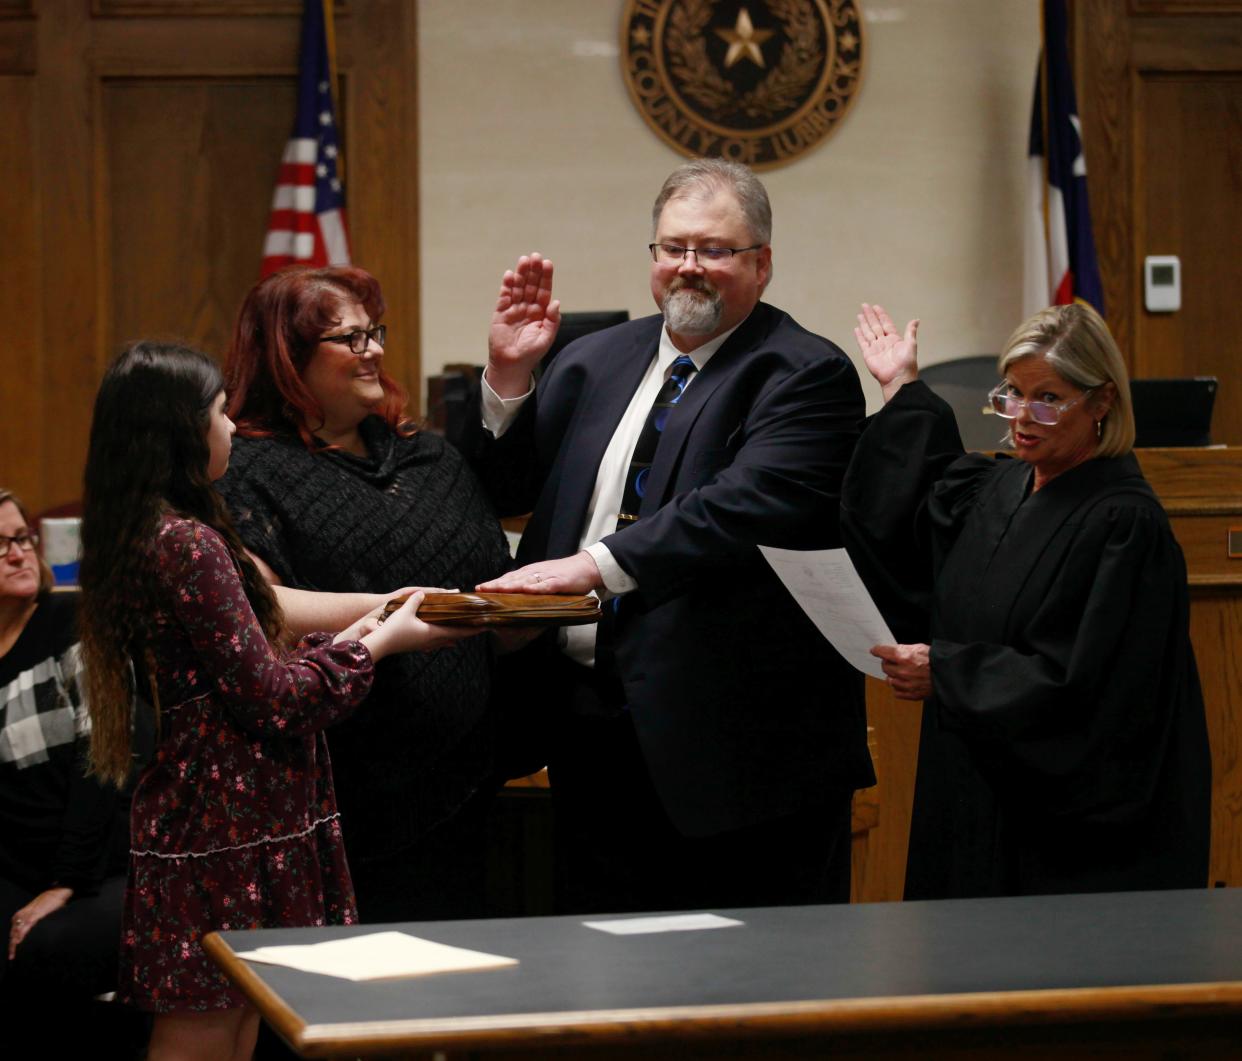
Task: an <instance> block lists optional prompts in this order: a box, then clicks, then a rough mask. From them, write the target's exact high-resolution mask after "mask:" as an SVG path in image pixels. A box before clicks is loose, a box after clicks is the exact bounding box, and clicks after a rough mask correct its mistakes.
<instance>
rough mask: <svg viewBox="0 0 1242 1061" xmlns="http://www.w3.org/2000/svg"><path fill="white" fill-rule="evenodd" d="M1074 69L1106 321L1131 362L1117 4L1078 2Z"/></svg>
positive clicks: (1124, 54)
mask: <svg viewBox="0 0 1242 1061" xmlns="http://www.w3.org/2000/svg"><path fill="white" fill-rule="evenodd" d="M1072 12H1073V15H1072V17H1073V19H1074V59H1073V63H1074V67H1075V71H1074V73H1075V83H1076V85H1077V88H1078V111H1079V117H1080V118H1081V120H1082V127H1083V148H1084V150H1085V152H1086V156H1087V183H1088V187H1089V190H1090V196H1091V221H1092V227H1093V230H1094V234H1095V243H1096V253H1097V255H1098V258H1099V264H1100V280H1101V283H1102V285H1103V288H1104V306H1105V314H1106V316H1107V318H1108V326H1109V328H1110V329H1111V331H1112V333H1113V337H1114V338H1115V339H1116V340H1117V345H1118V346H1119V347H1120V348H1121V352H1122V354H1123V355H1125V357H1126V358H1127V359H1129V358H1130V357H1131V355H1132V353H1133V348H1134V308H1133V307H1134V298H1135V290H1136V288H1135V283H1136V281H1135V277H1134V275H1133V273H1132V270H1131V268H1130V263H1131V262H1132V261H1133V260H1134V247H1133V235H1132V219H1131V210H1130V196H1129V192H1128V188H1129V183H1130V170H1131V161H1130V157H1131V156H1130V136H1131V134H1130V125H1131V119H1130V110H1131V103H1130V98H1131V83H1130V78H1131V75H1130V68H1129V61H1130V22H1129V20H1128V18H1127V17H1126V13H1125V8H1124V7H1123V6H1122V5H1121V4H1119V3H1117V2H1116V0H1075V3H1074V4H1073V7H1072Z"/></svg>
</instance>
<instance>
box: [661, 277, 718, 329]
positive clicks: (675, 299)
mask: <svg viewBox="0 0 1242 1061" xmlns="http://www.w3.org/2000/svg"><path fill="white" fill-rule="evenodd" d="M662 309H663V311H664V323H665V324H667V325H668V330H669V331H670V332H673V333H674V334H677V335H708V334H710V333H711V332H714V331H715V330H716V329H717V328H718V327H719V326H720V317H721V315H722V313H723V312H724V303H723V302H722V300H721V298H720V293H719V292H709V291H703V290H701V289H696V288H685V287H683V288H679V289H678V290H676V291H673V292H672V293H670V294H668V295H665V296H664V305H663V307H662Z"/></svg>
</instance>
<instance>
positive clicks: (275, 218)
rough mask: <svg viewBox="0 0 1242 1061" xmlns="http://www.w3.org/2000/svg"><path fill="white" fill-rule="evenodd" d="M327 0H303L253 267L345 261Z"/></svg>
mask: <svg viewBox="0 0 1242 1061" xmlns="http://www.w3.org/2000/svg"><path fill="white" fill-rule="evenodd" d="M331 21H332V7H331V0H303V4H302V51H301V59H300V62H299V66H298V108H297V115H296V118H295V121H294V126H293V135H292V136H291V137H290V138H289V140H288V142H287V143H286V144H285V149H284V153H283V155H282V156H281V164H280V170H279V173H278V175H277V179H276V189H275V191H274V192H273V194H272V206H271V213H270V215H269V218H268V231H267V237H266V239H265V240H264V243H263V262H262V265H261V275H263V276H267V275H268V274H269V273H272V272H274V271H275V270H277V269H280V268H282V267H283V266H286V265H290V264H292V263H294V262H305V263H307V264H309V265H327V264H329V263H331V264H333V265H348V264H349V260H350V254H349V226H348V224H347V223H346V217H345V189H344V186H343V184H342V181H341V179H340V172H341V171H340V156H341V151H340V137H339V133H338V129H337V122H336V107H335V105H334V101H333V98H332V85H333V84H334V83H335V75H334V73H333V63H332V59H331V49H330V47H329V43H328V40H329V36H330V33H331Z"/></svg>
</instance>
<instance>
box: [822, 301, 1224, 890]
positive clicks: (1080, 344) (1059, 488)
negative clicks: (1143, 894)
mask: <svg viewBox="0 0 1242 1061" xmlns="http://www.w3.org/2000/svg"><path fill="white" fill-rule="evenodd" d="M858 319H859V326H858V328H856V329H855V335H856V337H857V339H858V342H859V345H860V346H861V348H862V351H863V357H864V359H865V361H866V363H867V367H868V369H869V370H870V371H871V373H872V375H873V376H875V378H876V380H877V381H878V382H879V383H880V385H881V387H882V389H883V392H884V399H885V406H884V408H883V409H882V410H881V411H880V412H879V413H878V414H877V415H875V416H874V417H872V418H871V419H870V420H869V421H868V424H867V427H866V430H865V431H864V433H863V436H862V439H861V441H860V442H859V444H858V448H857V450H856V452H855V456H854V458H853V460H852V462H851V464H850V468H849V471H848V473H847V475H846V479H845V486H844V496H843V499H842V505H841V520H842V530H843V533H844V535H845V540H846V543H847V545H848V547H849V552H850V555H851V556H852V557H853V558H854V561H855V563H856V564H857V565H858V567H859V569H860V571H861V572H862V574H863V577H864V579H865V581H866V582H867V584H868V586H869V587H870V588H871V590H872V592H873V594H874V595H875V597H876V600H877V603H878V604H879V606H880V608H881V610H882V611H883V612H884V614H885V616H886V617H887V619H888V620H889V624H890V626H891V628H892V630H893V633H894V636H895V637H896V638H898V640H899V641H902V642H904V643H903V644H898V645H887V646H876V648H875V649H873V652H874V653H875V655H877V656H879V657H880V658H881V659H882V660H883V666H884V670H885V673H886V674H887V675H888V680H889V682H890V684H891V686H892V688H893V690H894V693H895V694H896V695H897V696H898V697H900V698H903V699H910V700H923V701H924V707H923V727H922V737H921V741H920V747H919V764H918V778H917V782H916V787H915V798H914V813H913V822H912V825H911V836H910V851H909V861H908V865H907V872H906V892H905V897H906V898H907V899H926V898H949V897H965V896H985V895H1029V894H1040V893H1055V892H1080V891H1116V890H1126V889H1145V888H1176V887H1202V886H1204V885H1205V883H1206V880H1207V859H1208V837H1209V827H1210V821H1209V817H1210V799H1211V764H1210V760H1209V756H1208V742H1207V730H1206V725H1205V722H1204V711H1203V698H1202V694H1201V692H1200V688H1199V678H1198V672H1197V670H1196V668H1195V659H1194V652H1193V650H1192V648H1191V645H1190V637H1189V619H1188V603H1187V589H1186V567H1185V562H1184V560H1183V558H1182V553H1181V550H1180V548H1179V547H1178V544H1177V542H1176V540H1175V539H1174V537H1173V534H1172V531H1171V530H1170V528H1169V523H1168V519H1167V518H1166V516H1165V513H1164V510H1163V509H1162V508H1161V506H1160V502H1159V501H1158V500H1157V499H1156V497H1155V495H1154V493H1153V492H1152V490H1151V487H1150V486H1149V485H1148V483H1147V481H1146V480H1145V479H1144V478H1143V475H1142V472H1141V471H1140V469H1139V465H1138V462H1137V460H1136V459H1135V457H1134V454H1133V452H1132V449H1131V447H1132V446H1133V441H1134V420H1133V414H1132V412H1131V408H1130V401H1129V380H1128V377H1127V374H1126V370H1125V366H1124V364H1123V362H1122V360H1121V355H1120V353H1119V352H1118V350H1117V347H1116V344H1115V343H1114V342H1113V340H1112V337H1111V335H1109V332H1108V329H1107V326H1106V325H1105V324H1104V322H1103V321H1102V320H1101V319H1100V317H1099V316H1098V315H1097V314H1096V313H1095V312H1094V311H1093V310H1092V309H1090V307H1088V306H1083V305H1073V306H1055V307H1052V308H1050V309H1047V310H1044V311H1042V312H1041V313H1038V314H1036V315H1035V316H1034V317H1032V318H1031V319H1030V320H1028V321H1027V322H1026V323H1024V324H1023V325H1021V326H1020V327H1019V328H1018V330H1017V331H1016V332H1015V333H1014V334H1013V336H1011V338H1010V340H1009V342H1008V343H1007V344H1006V347H1005V352H1004V353H1003V354H1002V355H1001V357H1000V361H999V371H1000V372H1001V374H1002V377H1003V378H1002V380H1001V382H1000V384H999V385H998V386H997V388H996V389H995V390H994V391H993V392H992V396H991V402H992V407H993V409H994V410H995V411H996V412H997V413H999V414H1000V415H1001V416H1002V417H1005V418H1007V419H1008V420H1009V437H1008V441H1009V444H1010V445H1011V446H1012V447H1013V449H1014V451H1015V456H1016V457H1017V458H1018V459H1017V460H1013V459H1010V458H1008V457H1004V456H1002V457H998V458H992V457H987V456H984V455H983V454H977V453H970V454H967V453H964V452H963V448H962V443H961V439H960V437H959V435H958V431H957V424H956V421H955V420H954V418H953V413H952V411H951V410H950V408H949V406H948V405H946V404H945V403H944V402H943V401H942V400H940V399H939V398H938V397H936V395H934V394H933V393H932V392H931V391H930V390H929V389H928V388H927V386H926V385H925V384H923V383H920V382H918V379H917V377H918V364H917V357H916V353H917V347H916V336H917V327H918V322H917V321H912V322H911V323H910V324H909V325H907V327H906V331H905V334H904V336H902V335H901V334H899V333H898V332H897V330H896V328H895V327H894V325H893V322H892V320H891V319H890V318H889V316H888V315H887V314H886V313H885V312H884V310H883V309H882V308H881V307H879V306H869V305H867V304H865V303H864V305H863V312H862V313H861V314H859V318H858Z"/></svg>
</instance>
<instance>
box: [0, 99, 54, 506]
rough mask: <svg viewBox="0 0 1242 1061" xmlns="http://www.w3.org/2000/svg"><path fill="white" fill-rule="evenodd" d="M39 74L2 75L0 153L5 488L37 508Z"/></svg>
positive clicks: (0, 425)
mask: <svg viewBox="0 0 1242 1061" xmlns="http://www.w3.org/2000/svg"><path fill="white" fill-rule="evenodd" d="M36 106H37V105H36V102H35V81H34V78H33V77H10V76H6V75H4V74H0V115H3V121H4V126H5V142H6V147H5V149H4V150H3V151H0V189H3V190H4V195H5V197H6V202H5V204H4V205H3V207H2V208H0V247H3V248H4V253H3V254H2V255H0V320H2V321H4V322H5V324H4V326H5V329H6V330H7V331H9V333H10V336H11V337H10V339H9V340H8V341H7V342H5V343H4V344H3V347H4V349H5V350H6V351H8V352H7V353H6V354H5V355H4V361H3V363H2V364H0V487H5V488H7V489H10V490H13V491H16V493H17V495H18V496H19V497H21V498H22V499H23V500H24V501H26V502H27V504H29V505H31V506H33V505H35V504H37V503H38V501H39V499H40V498H41V496H42V494H41V484H42V481H43V476H44V472H45V469H44V461H43V456H44V454H43V447H42V445H41V444H40V443H41V437H42V435H41V428H40V425H42V424H43V423H44V421H45V420H46V418H47V396H46V392H45V391H44V388H43V385H42V384H43V378H44V375H45V372H46V364H47V359H48V351H47V347H46V345H45V344H44V341H43V317H42V314H41V313H40V312H39V305H40V297H39V292H40V287H41V280H42V276H41V273H40V269H39V260H40V255H39V236H40V232H39V224H38V202H39V198H38V189H37V186H36V183H35V168H36V160H35V150H36V143H37V137H36V135H35V131H36Z"/></svg>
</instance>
